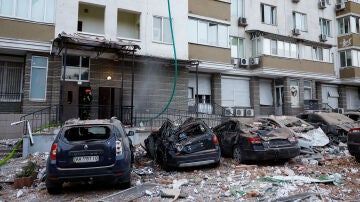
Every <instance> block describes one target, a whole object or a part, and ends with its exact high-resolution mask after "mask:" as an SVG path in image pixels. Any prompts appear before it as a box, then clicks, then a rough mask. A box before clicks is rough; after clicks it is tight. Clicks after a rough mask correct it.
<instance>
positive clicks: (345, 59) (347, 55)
mask: <svg viewBox="0 0 360 202" xmlns="http://www.w3.org/2000/svg"><path fill="white" fill-rule="evenodd" d="M348 66H352V63H351V50H346V51H340V67H348Z"/></svg>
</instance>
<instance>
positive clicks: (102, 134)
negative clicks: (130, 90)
mask: <svg viewBox="0 0 360 202" xmlns="http://www.w3.org/2000/svg"><path fill="white" fill-rule="evenodd" d="M131 135H133V132H132V131H131V132H129V134H125V131H124V128H123V126H122V124H121V122H120V121H119V120H117V119H116V118H111V119H106V120H105V119H104V120H78V119H72V120H69V121H67V122H65V124H64V126H63V127H62V128H61V129H60V131H59V133H58V134H57V136H56V138H55V140H54V142H53V144H52V146H51V150H50V155H49V158H48V160H47V164H46V171H47V176H46V188H47V190H48V192H49V193H50V194H58V193H60V192H61V189H62V184H63V183H64V182H72V181H94V182H96V181H110V182H113V183H114V184H115V185H122V186H124V187H129V186H130V184H131V175H130V174H131V171H132V166H131V162H132V157H133V153H132V142H131V140H130V138H129V137H128V136H131Z"/></svg>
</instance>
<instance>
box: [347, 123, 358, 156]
mask: <svg viewBox="0 0 360 202" xmlns="http://www.w3.org/2000/svg"><path fill="white" fill-rule="evenodd" d="M347 146H348V150H349V153H350V154H351V155H352V156H355V158H356V160H357V161H358V162H360V128H352V129H350V131H349V134H348V141H347Z"/></svg>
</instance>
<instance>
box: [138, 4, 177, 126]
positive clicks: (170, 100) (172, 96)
mask: <svg viewBox="0 0 360 202" xmlns="http://www.w3.org/2000/svg"><path fill="white" fill-rule="evenodd" d="M167 2H168V12H169V22H170V30H171V40H172V45H173V52H174V64H175V72H174V85H173V90H172V93H171V96H170V98H169V101H168V103H167V104H166V106H165V107H164V108H163V109H162V111H161V112H160V113H159V114H157V115H156V116H154V117H152V118H150V119H148V120H145V121H144V122H148V121H152V120H154V119H157V118H159V117H160V116H161V115H162V114H163V113H164V112H165V111H166V110H167V109H168V108H169V106H170V104H171V102H172V100H173V98H174V95H175V91H176V84H177V77H178V62H177V57H176V45H175V39H174V30H173V26H172V17H171V9H170V0H168V1H167Z"/></svg>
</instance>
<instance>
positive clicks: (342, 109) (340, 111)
mask: <svg viewBox="0 0 360 202" xmlns="http://www.w3.org/2000/svg"><path fill="white" fill-rule="evenodd" d="M337 111H338V113H339V114H343V113H344V112H345V111H344V108H338V109H337Z"/></svg>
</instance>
